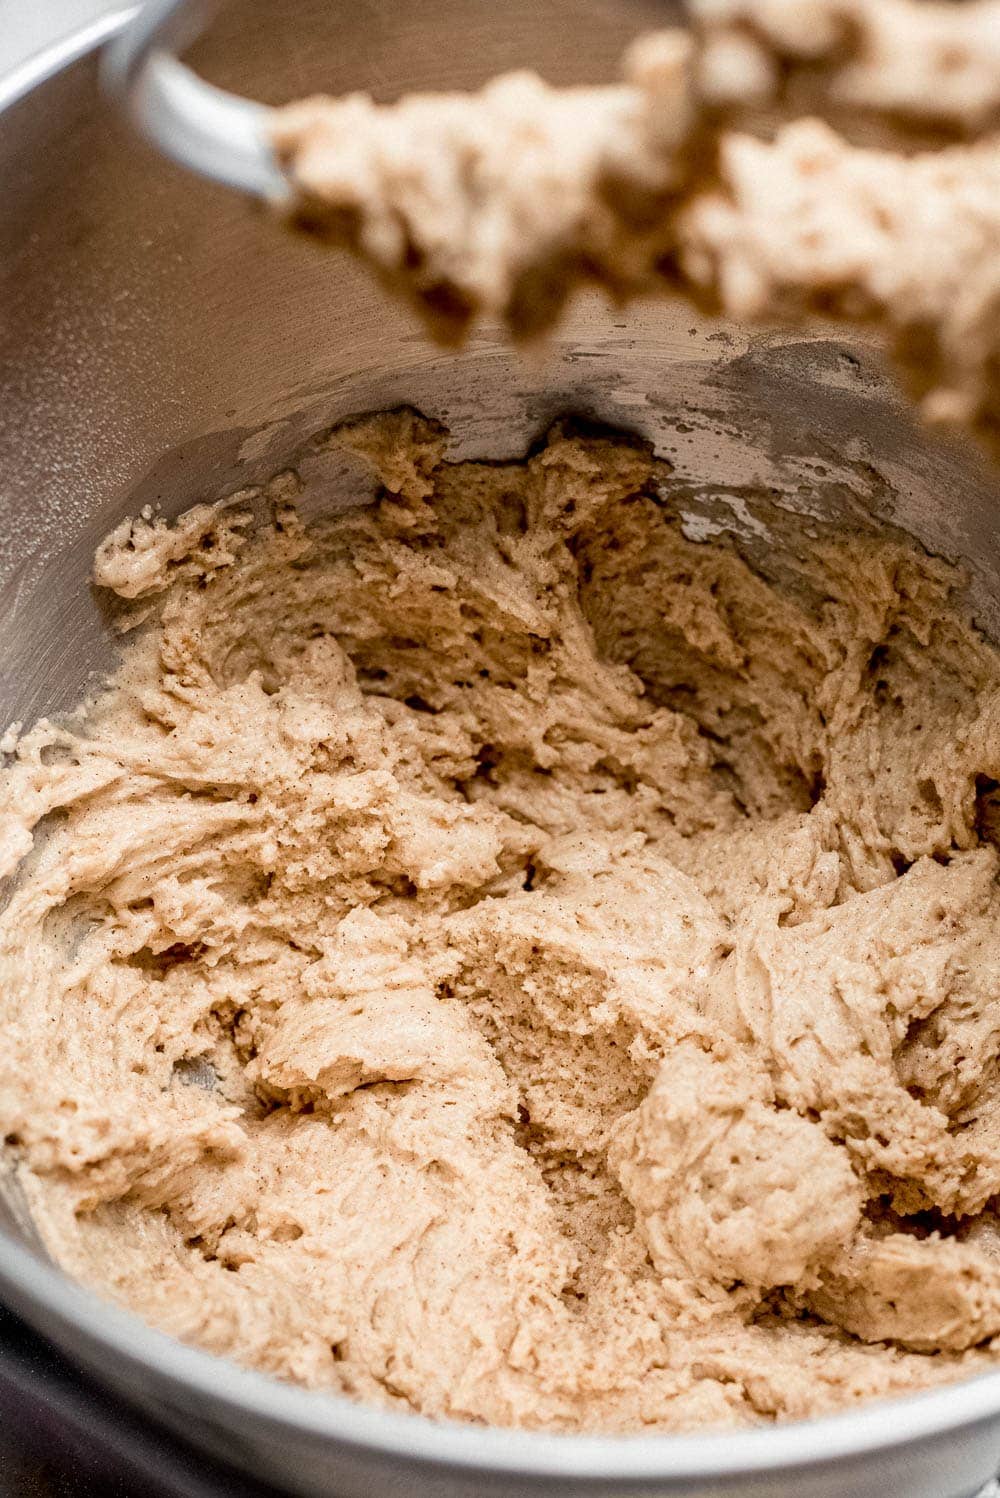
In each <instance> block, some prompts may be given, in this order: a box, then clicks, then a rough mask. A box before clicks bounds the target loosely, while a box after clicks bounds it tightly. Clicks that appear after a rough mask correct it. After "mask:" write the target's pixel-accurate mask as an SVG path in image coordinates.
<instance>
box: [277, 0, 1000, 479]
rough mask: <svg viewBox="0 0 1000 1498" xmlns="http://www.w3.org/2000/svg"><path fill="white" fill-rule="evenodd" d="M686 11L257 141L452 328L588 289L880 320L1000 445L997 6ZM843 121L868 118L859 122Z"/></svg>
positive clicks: (909, 363)
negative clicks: (516, 67) (632, 39)
mask: <svg viewBox="0 0 1000 1498" xmlns="http://www.w3.org/2000/svg"><path fill="white" fill-rule="evenodd" d="M689 12H690V20H691V26H690V28H689V29H688V30H681V29H675V30H671V31H663V32H659V33H655V34H653V35H651V36H647V37H644V38H641V39H640V40H639V41H638V42H637V43H636V44H635V45H634V46H633V47H632V48H631V49H630V50H629V52H628V53H627V54H626V56H625V58H624V61H623V64H622V82H620V83H618V84H614V85H609V86H605V87H590V88H575V89H572V88H553V87H550V86H548V85H546V84H545V83H544V82H543V81H542V80H541V79H540V78H539V77H537V76H536V75H535V74H533V73H529V72H521V73H511V74H508V75H506V76H504V77H501V78H497V79H494V80H493V81H492V82H491V83H490V84H488V85H487V86H486V87H485V88H484V89H482V90H481V91H480V92H479V93H475V94H460V93H452V94H431V93H427V94H415V95H412V96H409V97H404V98H403V99H401V100H399V101H398V102H397V103H395V104H391V105H382V104H376V103H375V102H374V101H373V100H372V99H371V98H370V96H368V95H366V94H354V95H351V96H350V97H347V98H343V99H330V98H322V97H320V98H313V99H306V100H303V101H301V102H299V103H296V104H292V105H289V106H288V107H287V108H285V109H283V110H281V111H279V112H278V113H277V115H276V117H275V121H274V126H273V139H274V142H275V147H276V150H277V153H278V156H279V158H280V160H281V161H282V163H283V164H284V166H285V168H286V171H287V174H288V175H289V178H290V180H291V182H292V185H293V188H294V205H293V209H292V215H291V217H292V221H293V222H294V223H295V224H296V225H297V226H298V227H299V228H303V229H306V230H307V231H309V232H310V233H312V234H315V235H318V236H319V237H320V238H322V239H325V240H329V241H332V242H333V243H335V244H339V245H346V246H348V247H349V248H351V249H352V250H354V251H355V252H356V253H357V254H359V255H360V256H361V257H362V259H364V260H365V261H366V262H367V263H368V264H369V265H371V266H372V267H373V268H374V269H375V270H376V272H377V273H378V274H379V275H380V276H381V277H382V279H383V280H385V281H386V282H387V284H388V285H389V286H390V287H391V288H392V289H393V290H394V291H396V292H398V293H400V294H402V295H404V296H405V297H407V298H408V299H409V300H410V301H411V302H412V303H413V305H414V306H415V307H416V308H417V310H418V311H419V312H420V313H421V314H422V316H423V317H424V319H425V321H426V322H427V323H428V324H429V326H430V328H431V330H432V332H433V333H434V335H435V336H437V337H438V338H441V339H444V340H446V341H447V340H454V339H458V338H461V337H462V336H464V334H465V333H466V331H467V330H468V328H469V327H470V325H471V324H473V323H474V322H475V320H476V319H477V318H479V317H483V316H486V317H494V318H500V319H502V320H503V321H504V323H505V324H506V325H507V327H508V328H509V329H510V330H511V331H512V332H513V334H514V335H515V336H517V337H521V338H527V337H531V336H535V335H537V334H539V333H543V332H545V331H546V330H547V329H548V328H549V327H550V326H551V325H552V323H553V322H554V321H555V320H556V318H557V317H558V315H559V313H560V312H561V310H562V308H563V305H564V303H565V302H566V299H567V298H568V297H569V296H570V294H571V293H572V292H573V291H574V290H575V289H576V288H577V287H578V286H579V285H580V284H581V283H594V284H597V285H599V286H601V287H603V288H604V289H605V290H606V291H607V292H609V293H610V295H611V296H612V297H613V298H615V299H616V300H619V301H621V300H624V299H625V298H627V297H631V296H636V295H644V294H648V293H650V292H657V291H659V292H663V291H667V292H670V293H673V294H681V295H684V296H687V297H688V298H691V299H694V300H696V301H698V302H701V303H704V304H706V305H708V306H709V307H710V308H712V309H715V310H719V311H721V312H723V313H725V314H727V315H729V316H731V317H735V318H739V319H743V320H746V319H749V318H756V319H772V320H773V319H775V318H785V317H792V318H801V317H802V316H804V315H806V314H809V313H816V312H820V313H822V314H824V315H826V316H830V315H833V316H836V317H838V318H841V319H845V320H848V321H855V322H862V323H866V324H869V323H875V324H876V325H878V326H880V327H881V329H882V330H883V332H884V334H885V336H886V339H887V341H888V342H889V343H890V345H891V346H892V348H893V351H894V353H895V355H896V358H897V360H898V362H899V364H900V367H901V369H902V372H903V374H904V377H905V379H906V382H907V385H908V387H909V389H910V391H911V393H912V394H913V395H914V396H915V397H916V398H917V399H919V400H920V402H921V403H922V408H923V412H924V414H925V416H926V417H927V418H928V419H930V420H932V421H934V422H937V423H939V424H945V425H950V426H955V427H959V428H963V429H965V430H967V431H970V432H972V433H973V434H974V435H975V436H976V437H977V438H978V439H979V440H980V441H981V442H983V443H984V444H985V445H986V446H987V447H988V448H990V449H991V450H992V451H993V453H994V455H1000V445H998V435H997V434H998V432H1000V377H998V375H997V370H998V368H1000V272H998V269H997V267H998V265H1000V137H998V136H997V134H996V130H997V125H998V123H1000V3H998V0H968V3H964V4H961V5H955V4H952V3H946V4H940V3H933V0H692V3H691V4H690V5H689ZM762 111H764V115H763V118H761V112H762ZM816 113H818V114H820V115H822V116H824V117H829V119H830V120H831V121H832V122H833V123H835V124H836V125H837V126H838V128H839V129H840V130H842V131H846V132H847V134H841V133H837V131H835V130H834V129H833V128H831V126H830V124H828V123H824V122H823V120H822V119H819V118H812V117H809V116H810V115H812V114H816ZM859 116H861V118H862V120H863V121H864V120H867V121H868V122H869V124H870V123H871V122H872V121H879V122H880V123H881V125H882V126H883V129H882V132H881V133H880V134H878V135H877V136H875V138H874V141H873V139H872V129H871V128H867V129H862V130H861V131H860V132H859V129H858V126H859V118H858V117H859ZM887 122H889V123H891V126H892V128H891V129H889V128H887ZM776 127H777V128H776ZM901 127H903V128H901ZM932 131H934V132H937V133H936V134H933V133H931V132H932ZM752 132H755V133H752ZM859 133H860V135H861V140H860V141H859V140H858V139H857V137H858V135H859ZM976 133H979V134H982V135H984V137H985V138H984V139H982V140H979V141H977V142H975V143H972V144H970V143H969V139H968V137H969V136H970V135H971V134H976ZM943 144H944V145H946V146H947V148H946V149H943V148H942V145H943ZM876 147H877V148H876Z"/></svg>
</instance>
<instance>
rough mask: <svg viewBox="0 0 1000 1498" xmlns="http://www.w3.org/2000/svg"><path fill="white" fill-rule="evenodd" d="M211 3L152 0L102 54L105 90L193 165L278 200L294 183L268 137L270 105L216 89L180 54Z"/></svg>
mask: <svg viewBox="0 0 1000 1498" xmlns="http://www.w3.org/2000/svg"><path fill="white" fill-rule="evenodd" d="M211 9H212V7H211V6H208V5H205V4H204V3H203V0H152V3H151V4H147V5H144V6H143V8H142V10H141V11H139V12H138V13H137V15H136V16H135V18H134V20H132V21H130V22H129V23H128V25H127V26H125V27H124V28H123V29H122V31H121V32H120V33H119V35H118V36H117V37H116V38H115V39H114V41H113V42H112V43H111V45H110V46H109V47H108V48H107V50H106V52H105V54H104V62H103V67H102V76H103V81H104V85H105V88H106V89H107V91H108V93H109V94H110V95H111V97H112V98H113V99H115V100H116V101H117V102H118V103H119V104H120V105H121V107H122V109H123V111H124V113H125V115H126V117H127V118H128V119H129V120H130V121H131V123H132V124H133V125H134V126H135V128H136V129H137V130H138V131H139V133H140V134H141V135H144V136H145V137H146V139H147V140H149V141H150V142H151V143H152V144H153V145H155V146H156V147H157V149H158V150H160V151H162V152H163V154H164V155H165V156H168V157H169V158H170V159H171V160H172V161H176V162H179V163H180V165H181V166H186V167H187V168H188V170H189V171H193V172H198V173H199V174H200V175H201V176H203V177H210V178H212V180H213V181H216V182H221V183H222V184H223V186H224V187H235V188H238V189H240V191H242V192H247V193H252V194H253V195H254V196H256V197H259V198H263V199H264V200H265V201H267V202H270V203H274V204H278V203H281V202H283V201H285V200H286V199H287V198H288V197H289V188H288V183H287V182H286V180H285V177H284V174H283V173H282V171H281V168H280V167H279V166H278V163H277V161H276V160H275V156H274V152H273V150H272V149H271V144H270V140H269V138H268V116H269V115H270V113H271V111H270V110H269V108H268V107H267V105H264V104H258V103H256V102H255V101H254V100H252V99H242V98H240V97H239V95H238V94H232V93H230V92H229V91H228V90H227V89H222V88H216V87H214V86H213V85H212V84H210V83H206V82H205V80H204V79H202V78H199V77H198V74H197V73H195V72H194V71H193V70H192V69H191V68H189V67H186V66H185V65H184V63H182V62H179V61H178V59H177V57H176V56H175V52H176V50H177V49H179V48H180V47H182V46H184V45H185V44H186V43H187V42H188V41H193V40H194V39H195V37H197V36H198V35H199V34H200V32H201V30H202V28H203V25H204V24H206V23H207V20H208V17H209V14H210V12H211Z"/></svg>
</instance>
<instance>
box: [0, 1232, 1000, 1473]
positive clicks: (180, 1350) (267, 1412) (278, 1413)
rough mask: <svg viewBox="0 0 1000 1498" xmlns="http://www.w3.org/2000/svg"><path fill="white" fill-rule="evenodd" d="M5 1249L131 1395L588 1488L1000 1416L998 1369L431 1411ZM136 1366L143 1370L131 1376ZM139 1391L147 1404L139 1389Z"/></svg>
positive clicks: (58, 1335)
mask: <svg viewBox="0 0 1000 1498" xmlns="http://www.w3.org/2000/svg"><path fill="white" fill-rule="evenodd" d="M0 1249H2V1253H0V1296H2V1298H3V1300H4V1301H5V1303H6V1304H7V1305H9V1306H10V1308H11V1309H12V1310H14V1311H15V1313H17V1314H20V1315H21V1316H22V1317H23V1318H24V1319H25V1320H26V1321H27V1322H29V1323H30V1324H31V1325H32V1326H34V1327H35V1329H36V1330H38V1331H40V1332H41V1333H42V1334H43V1335H45V1336H48V1337H49V1339H50V1340H52V1341H54V1342H55V1343H56V1344H57V1345H58V1346H59V1347H60V1348H61V1349H63V1350H64V1351H66V1352H67V1353H68V1354H69V1355H70V1356H71V1357H72V1356H73V1355H74V1354H76V1356H77V1357H78V1358H82V1360H83V1361H84V1362H85V1363H86V1364H87V1366H88V1367H89V1368H91V1369H92V1370H93V1371H94V1372H95V1373H96V1374H97V1376H98V1378H99V1379H101V1380H102V1381H104V1382H107V1383H109V1384H110V1385H112V1386H113V1387H115V1388H118V1389H120V1390H121V1391H122V1392H126V1391H127V1390H128V1389H130V1388H131V1389H138V1388H139V1386H140V1385H141V1384H143V1383H145V1384H146V1385H147V1386H148V1385H149V1384H150V1382H152V1384H155V1385H156V1386H157V1392H160V1393H162V1391H163V1390H164V1386H166V1385H172V1386H174V1387H177V1388H179V1390H180V1392H181V1398H182V1400H183V1399H184V1397H185V1396H187V1398H188V1399H190V1397H191V1396H192V1395H193V1396H196V1397H197V1400H198V1404H199V1406H200V1408H201V1409H202V1410H203V1411H204V1414H205V1416H206V1417H208V1416H209V1415H210V1413H211V1411H212V1410H213V1409H214V1410H215V1411H218V1412H220V1413H221V1412H223V1411H225V1412H227V1413H228V1414H231V1415H235V1416H239V1417H241V1418H244V1419H245V1418H246V1417H247V1416H250V1417H251V1418H252V1420H253V1422H254V1430H255V1433H261V1434H265V1433H267V1432H270V1433H271V1435H272V1436H280V1435H281V1434H286V1435H287V1434H289V1433H291V1434H294V1435H295V1436H297V1437H300V1438H305V1439H307V1440H311V1441H313V1442H317V1443H322V1444H324V1445H326V1444H331V1443H333V1444H336V1445H338V1446H340V1447H341V1448H345V1447H346V1448H353V1449H354V1450H355V1451H357V1452H358V1453H359V1454H368V1455H371V1456H380V1457H386V1458H403V1459H405V1460H406V1461H409V1462H419V1463H420V1464H421V1465H424V1466H430V1467H438V1468H439V1469H440V1468H446V1469H451V1470H453V1471H461V1470H465V1471H467V1472H473V1473H474V1472H480V1473H484V1472H489V1473H490V1474H492V1475H503V1476H506V1477H516V1476H520V1477H524V1478H527V1479H533V1478H534V1479H538V1478H553V1479H560V1480H566V1479H570V1480H573V1481H574V1482H576V1483H577V1484H579V1485H580V1486H581V1487H582V1488H584V1489H586V1487H588V1486H590V1485H593V1484H597V1483H601V1482H607V1481H609V1480H611V1481H615V1482H617V1483H623V1484H628V1483H630V1482H631V1483H635V1484H637V1485H638V1484H648V1483H649V1482H655V1481H660V1482H664V1481H666V1482H670V1481H673V1482H683V1481H685V1480H697V1479H702V1480H704V1479H706V1478H707V1479H712V1478H719V1479H725V1478H733V1477H750V1476H753V1475H755V1474H775V1473H778V1472H788V1471H791V1470H796V1469H798V1470H806V1469H809V1468H816V1467H821V1466H827V1465H829V1464H831V1463H833V1462H837V1461H838V1460H843V1459H847V1458H858V1457H861V1458H864V1457H867V1456H876V1455H884V1454H887V1453H890V1452H892V1451H894V1450H897V1449H898V1448H900V1447H907V1448H909V1449H910V1450H912V1449H913V1448H914V1447H915V1446H917V1445H925V1444H927V1443H928V1442H931V1441H933V1440H935V1439H936V1438H938V1437H940V1436H944V1435H948V1434H951V1433H954V1432H957V1431H962V1430H968V1429H970V1428H971V1427H973V1426H976V1425H978V1424H982V1423H985V1422H988V1421H991V1420H995V1419H996V1418H997V1417H998V1415H1000V1371H997V1372H985V1373H982V1374H979V1375H978V1376H975V1377H973V1378H970V1379H965V1380H961V1381H959V1382H957V1383H954V1384H950V1385H948V1386H947V1387H945V1388H942V1389H934V1390H930V1391H924V1392H921V1393H916V1394H910V1395H905V1396H903V1397H901V1398H896V1399H886V1400H880V1401H877V1402H874V1403H872V1404H869V1405H865V1406H863V1407H861V1408H859V1409H854V1410H849V1411H843V1412H840V1413H838V1414H833V1415H825V1416H821V1417H819V1418H815V1419H810V1420H797V1421H789V1422H788V1423H787V1424H778V1425H769V1426H759V1427H753V1428H751V1429H720V1430H712V1431H706V1432H703V1433H700V1434H695V1435H671V1434H660V1435H600V1434H597V1435H577V1434H568V1433H544V1432H540V1431H533V1430H516V1429H515V1430H512V1429H505V1428H501V1427H484V1426H480V1425H472V1424H465V1423H461V1422H458V1421H450V1420H432V1419H430V1418H429V1417H427V1416H425V1415H417V1414H403V1413H396V1412H394V1411H390V1410H380V1409H377V1408H374V1407H373V1406H370V1405H365V1404H362V1403H359V1402H357V1401H355V1400H352V1399H348V1398H346V1397H345V1396H343V1395H338V1394H331V1393H329V1392H325V1391H313V1390H307V1389H303V1388H300V1387H296V1386H295V1385H291V1384H284V1383H281V1382H279V1381H278V1380H277V1379H273V1378H271V1377H269V1376H268V1375H266V1374H263V1373H258V1372H255V1371H253V1370H251V1369H247V1368H241V1367H240V1366H239V1365H238V1364H236V1363H234V1362H231V1361H230V1360H229V1359H228V1358H222V1357H217V1356H215V1355H214V1354H212V1353H209V1352H205V1351H203V1350H202V1349H200V1348H197V1347H192V1346H188V1345H187V1344H185V1343H183V1342H180V1341H178V1340H177V1339H176V1338H174V1337H171V1336H168V1335H167V1334H166V1333H164V1332H160V1331H157V1330H155V1329H154V1328H153V1327H151V1326H149V1325H148V1324H147V1323H146V1322H144V1321H143V1320H142V1319H141V1318H140V1317H139V1316H137V1315H135V1314H134V1313H132V1312H131V1311H127V1310H125V1309H124V1308H122V1307H120V1306H117V1305H115V1304H113V1303H112V1302H110V1301H108V1300H105V1299H104V1298H103V1297H102V1296H100V1295H99V1294H97V1293H96V1292H95V1291H92V1290H89V1289H86V1288H84V1287H83V1286H82V1285H80V1284H77V1283H76V1282H75V1281H73V1280H71V1279H70V1278H69V1276H68V1275H66V1274H65V1273H64V1272H63V1271H62V1270H60V1269H58V1268H57V1267H56V1266H54V1265H50V1264H46V1263H44V1262H43V1261H42V1260H41V1259H39V1258H38V1257H37V1256H36V1255H35V1254H34V1253H32V1252H31V1251H29V1250H28V1249H27V1248H25V1247H24V1246H23V1245H21V1244H18V1243H15V1242H14V1241H13V1240H12V1239H11V1238H10V1237H9V1236H8V1235H7V1234H5V1233H3V1232H0ZM102 1357H106V1358H107V1359H108V1360H110V1361H111V1362H112V1363H113V1365H114V1366H115V1368H116V1375H115V1376H114V1377H109V1376H108V1375H107V1373H106V1372H104V1371H103V1370H102V1368H101V1366H100V1359H101V1358H102ZM95 1358H96V1359H97V1364H96V1366H95ZM129 1370H134V1375H133V1377H132V1378H128V1377H127V1374H128V1371H129ZM137 1402H139V1403H142V1402H143V1401H142V1399H141V1397H138V1399H137ZM168 1423H169V1422H168Z"/></svg>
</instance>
